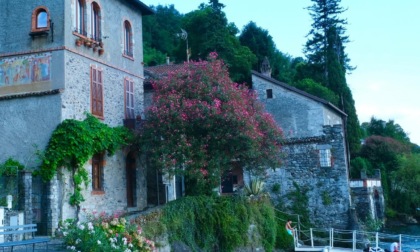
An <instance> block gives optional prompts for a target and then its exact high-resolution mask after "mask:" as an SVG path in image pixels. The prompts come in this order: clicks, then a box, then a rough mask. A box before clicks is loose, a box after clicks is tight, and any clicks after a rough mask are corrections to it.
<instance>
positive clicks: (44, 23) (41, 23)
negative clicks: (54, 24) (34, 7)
mask: <svg viewBox="0 0 420 252" xmlns="http://www.w3.org/2000/svg"><path fill="white" fill-rule="evenodd" d="M47 27H48V14H47V12H46V11H45V10H41V11H40V12H38V15H37V17H36V28H37V29H39V28H47Z"/></svg>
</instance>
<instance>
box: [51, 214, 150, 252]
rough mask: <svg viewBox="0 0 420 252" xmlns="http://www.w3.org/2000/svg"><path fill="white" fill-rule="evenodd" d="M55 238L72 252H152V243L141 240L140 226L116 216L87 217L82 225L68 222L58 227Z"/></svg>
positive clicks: (69, 220)
mask: <svg viewBox="0 0 420 252" xmlns="http://www.w3.org/2000/svg"><path fill="white" fill-rule="evenodd" d="M57 236H58V237H60V238H62V239H63V241H64V244H65V245H66V246H67V249H69V250H75V251H85V252H102V251H109V252H120V251H139V252H147V251H155V245H154V242H153V241H151V240H148V239H147V238H146V237H144V235H143V234H142V230H141V227H140V226H138V225H136V224H134V223H129V222H127V220H126V219H125V218H122V217H119V216H118V215H114V216H106V215H105V214H100V215H98V216H95V215H91V216H88V219H87V221H84V222H78V221H76V220H72V219H68V220H66V221H64V222H63V223H61V224H60V228H59V231H58V233H57Z"/></svg>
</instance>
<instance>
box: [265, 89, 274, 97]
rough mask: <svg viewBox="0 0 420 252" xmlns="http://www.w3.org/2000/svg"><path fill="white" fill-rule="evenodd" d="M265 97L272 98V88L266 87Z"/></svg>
mask: <svg viewBox="0 0 420 252" xmlns="http://www.w3.org/2000/svg"><path fill="white" fill-rule="evenodd" d="M266 92H267V99H272V98H273V89H267V90H266Z"/></svg>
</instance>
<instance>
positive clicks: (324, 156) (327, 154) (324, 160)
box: [319, 149, 331, 167]
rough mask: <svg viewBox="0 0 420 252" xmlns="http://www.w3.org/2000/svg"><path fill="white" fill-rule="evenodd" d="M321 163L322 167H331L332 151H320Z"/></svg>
mask: <svg viewBox="0 0 420 252" xmlns="http://www.w3.org/2000/svg"><path fill="white" fill-rule="evenodd" d="M319 162H320V165H321V167H331V150H330V149H323V150H319Z"/></svg>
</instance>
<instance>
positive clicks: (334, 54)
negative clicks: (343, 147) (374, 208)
mask: <svg viewBox="0 0 420 252" xmlns="http://www.w3.org/2000/svg"><path fill="white" fill-rule="evenodd" d="M312 2H313V5H312V6H310V7H308V10H309V11H310V15H311V17H312V19H313V23H312V29H311V30H310V32H309V34H308V37H309V39H308V41H307V43H306V45H305V49H304V52H305V54H306V57H307V59H308V64H307V65H306V66H305V67H304V68H302V69H301V70H303V71H301V73H304V74H305V73H306V74H308V73H309V74H313V76H302V77H306V78H307V77H309V78H313V79H314V80H315V81H317V82H320V83H321V84H323V85H324V86H326V87H327V88H329V89H331V90H332V91H333V92H334V93H336V94H337V95H338V96H339V97H340V102H339V104H337V105H338V107H339V108H340V109H342V110H343V111H344V112H345V113H347V115H348V117H347V121H346V125H345V126H346V131H347V139H348V144H349V149H350V153H351V154H352V156H353V157H354V156H355V155H356V154H357V153H358V151H359V149H360V138H361V132H360V125H359V120H358V118H357V114H356V108H355V105H354V99H353V95H352V93H351V90H350V88H349V87H348V85H347V82H346V76H345V74H346V71H347V70H351V69H353V68H352V67H350V65H349V58H348V57H347V54H346V53H345V51H344V49H345V46H344V44H345V43H347V42H348V37H347V36H346V35H345V34H344V33H345V27H344V25H346V24H347V21H346V20H345V19H341V18H339V15H340V14H342V13H343V12H344V11H345V9H343V8H342V7H340V2H341V0H312Z"/></svg>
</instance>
